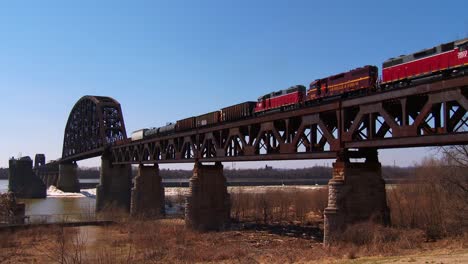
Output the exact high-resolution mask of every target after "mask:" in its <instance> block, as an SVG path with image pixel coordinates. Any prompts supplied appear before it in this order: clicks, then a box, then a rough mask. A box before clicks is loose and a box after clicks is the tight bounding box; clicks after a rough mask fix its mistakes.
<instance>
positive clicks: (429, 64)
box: [382, 38, 468, 84]
mask: <svg viewBox="0 0 468 264" xmlns="http://www.w3.org/2000/svg"><path fill="white" fill-rule="evenodd" d="M467 50H468V38H465V39H462V40H457V41H452V42H449V43H445V44H442V45H439V46H435V47H432V48H429V49H425V50H421V51H419V52H416V53H413V54H410V55H402V56H400V57H398V58H391V59H389V60H387V61H385V62H384V63H383V65H382V83H383V84H387V83H390V82H395V81H401V80H411V79H416V78H421V77H427V76H430V75H432V74H438V73H441V72H443V71H453V70H458V69H459V68H466V66H467V65H468V51H467Z"/></svg>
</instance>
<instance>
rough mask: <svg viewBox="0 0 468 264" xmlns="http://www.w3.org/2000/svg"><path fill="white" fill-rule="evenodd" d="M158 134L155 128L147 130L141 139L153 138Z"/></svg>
mask: <svg viewBox="0 0 468 264" xmlns="http://www.w3.org/2000/svg"><path fill="white" fill-rule="evenodd" d="M158 134H159V132H158V128H157V127H152V128H148V129H147V130H146V131H144V132H143V138H149V137H155V136H157V135H158Z"/></svg>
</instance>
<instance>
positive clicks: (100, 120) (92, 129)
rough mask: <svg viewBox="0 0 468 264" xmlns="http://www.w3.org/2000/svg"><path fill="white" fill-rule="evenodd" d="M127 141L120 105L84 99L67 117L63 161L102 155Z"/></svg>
mask: <svg viewBox="0 0 468 264" xmlns="http://www.w3.org/2000/svg"><path fill="white" fill-rule="evenodd" d="M125 138H127V133H126V130H125V124H124V120H123V116H122V110H121V107H120V104H119V102H117V101H116V100H114V99H113V98H110V97H104V96H89V95H88V96H83V97H82V98H81V99H80V100H78V102H77V103H76V104H75V106H74V107H73V109H72V110H71V112H70V115H69V117H68V121H67V124H66V126H65V132H64V138H63V150H62V158H61V160H60V162H62V163H63V162H69V161H77V160H82V159H86V158H90V157H96V156H100V155H101V154H102V152H103V151H104V149H105V148H106V147H107V146H109V145H110V144H112V143H113V142H115V141H117V140H121V139H125Z"/></svg>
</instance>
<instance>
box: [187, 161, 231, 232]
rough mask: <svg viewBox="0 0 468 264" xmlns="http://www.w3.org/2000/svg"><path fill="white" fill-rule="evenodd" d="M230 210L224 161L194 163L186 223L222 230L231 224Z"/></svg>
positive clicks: (192, 226)
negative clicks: (213, 163) (211, 163)
mask: <svg viewBox="0 0 468 264" xmlns="http://www.w3.org/2000/svg"><path fill="white" fill-rule="evenodd" d="M230 210H231V203H230V199H229V194H228V192H227V187H226V178H225V177H224V175H223V165H221V163H220V162H217V163H216V164H215V165H203V164H201V163H199V162H197V163H195V166H194V168H193V175H192V178H190V191H189V195H188V197H187V200H186V207H185V225H186V226H187V227H188V228H191V229H194V230H199V231H209V230H223V229H224V228H226V227H228V226H229V223H230Z"/></svg>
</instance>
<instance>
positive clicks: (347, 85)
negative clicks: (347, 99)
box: [307, 65, 379, 101]
mask: <svg viewBox="0 0 468 264" xmlns="http://www.w3.org/2000/svg"><path fill="white" fill-rule="evenodd" d="M378 74H379V73H378V68H377V67H376V66H371V65H366V66H364V67H361V68H357V69H354V70H351V71H348V72H343V73H340V74H337V75H333V76H330V77H327V78H323V79H319V80H315V81H313V82H312V83H311V84H310V86H309V90H308V91H307V100H308V101H311V100H316V99H319V98H325V97H330V96H339V95H343V94H348V93H353V92H357V91H362V90H366V89H371V88H375V85H376V82H377V78H378Z"/></svg>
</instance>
